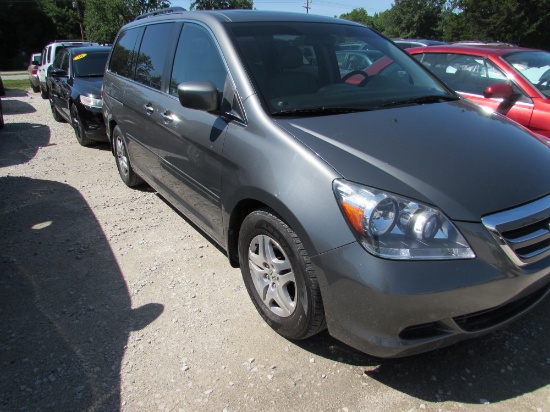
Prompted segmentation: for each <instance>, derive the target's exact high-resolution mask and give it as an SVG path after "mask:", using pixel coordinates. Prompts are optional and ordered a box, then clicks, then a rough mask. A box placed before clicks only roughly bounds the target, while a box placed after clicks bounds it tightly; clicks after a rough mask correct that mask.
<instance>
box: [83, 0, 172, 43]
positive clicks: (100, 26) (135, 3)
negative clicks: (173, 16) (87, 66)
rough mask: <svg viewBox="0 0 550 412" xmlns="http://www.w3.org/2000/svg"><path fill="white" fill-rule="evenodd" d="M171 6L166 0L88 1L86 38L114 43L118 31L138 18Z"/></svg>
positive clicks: (85, 19) (85, 23) (85, 21)
mask: <svg viewBox="0 0 550 412" xmlns="http://www.w3.org/2000/svg"><path fill="white" fill-rule="evenodd" d="M169 6H170V2H169V1H165V0H110V1H104V0H86V13H85V16H84V26H85V33H86V38H87V39H89V40H93V41H97V42H99V43H112V42H113V40H114V39H115V36H116V34H117V32H118V30H119V29H120V28H121V27H122V26H123V25H125V24H126V23H128V22H130V21H132V20H134V19H135V18H136V17H137V16H139V15H140V14H143V13H148V12H150V11H154V10H158V9H163V8H166V7H169Z"/></svg>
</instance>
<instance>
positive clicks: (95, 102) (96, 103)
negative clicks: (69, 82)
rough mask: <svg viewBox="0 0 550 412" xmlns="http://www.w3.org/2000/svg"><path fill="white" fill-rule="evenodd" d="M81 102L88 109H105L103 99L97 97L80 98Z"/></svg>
mask: <svg viewBox="0 0 550 412" xmlns="http://www.w3.org/2000/svg"><path fill="white" fill-rule="evenodd" d="M80 102H81V103H82V104H83V105H84V106H88V107H99V108H101V107H103V99H98V98H96V97H90V96H80Z"/></svg>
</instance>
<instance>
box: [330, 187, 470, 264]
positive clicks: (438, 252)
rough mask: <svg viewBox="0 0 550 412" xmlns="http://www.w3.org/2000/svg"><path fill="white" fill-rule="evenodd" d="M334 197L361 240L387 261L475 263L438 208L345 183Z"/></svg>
mask: <svg viewBox="0 0 550 412" xmlns="http://www.w3.org/2000/svg"><path fill="white" fill-rule="evenodd" d="M334 193H335V194H336V198H337V200H338V203H339V205H340V208H341V210H342V213H343V214H344V216H345V218H346V220H347V222H348V223H349V225H350V227H351V228H352V230H353V232H354V234H355V235H356V237H357V239H358V240H359V241H360V242H361V244H362V245H363V247H364V248H365V249H366V250H367V251H369V252H370V253H372V254H374V255H376V256H380V257H383V258H387V259H416V260H419V259H424V260H431V259H472V258H474V257H475V254H474V252H473V251H472V249H471V248H470V246H469V245H468V243H467V242H466V240H465V239H464V237H463V236H462V235H461V234H460V232H459V231H458V229H457V228H456V227H455V226H454V225H453V224H452V223H451V221H450V220H449V219H448V218H447V217H446V216H445V215H443V213H442V212H441V211H439V210H438V209H436V208H433V207H430V206H427V205H424V204H422V203H420V202H417V201H415V200H411V199H407V198H405V197H401V196H397V195H394V194H391V193H386V192H384V191H382V190H378V189H372V188H370V187H367V186H362V185H359V184H356V183H351V182H347V181H345V180H335V181H334Z"/></svg>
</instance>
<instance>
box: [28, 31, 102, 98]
mask: <svg viewBox="0 0 550 412" xmlns="http://www.w3.org/2000/svg"><path fill="white" fill-rule="evenodd" d="M97 45H98V44H97V43H93V42H89V41H80V40H55V41H54V42H52V43H49V44H48V45H47V46H46V47H44V50H42V64H41V65H40V67H39V68H38V80H39V81H40V94H41V96H42V98H44V99H47V98H48V84H47V83H46V77H47V76H48V67H50V66H51V64H52V63H53V61H54V59H55V56H56V55H57V52H58V50H59V49H60V48H62V47H74V46H97Z"/></svg>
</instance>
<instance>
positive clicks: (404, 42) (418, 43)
mask: <svg viewBox="0 0 550 412" xmlns="http://www.w3.org/2000/svg"><path fill="white" fill-rule="evenodd" d="M392 40H393V42H394V43H395V44H397V45H398V46H399V47H401V48H402V49H410V48H411V47H427V46H441V45H445V44H449V43H447V42H444V41H439V40H427V39H392Z"/></svg>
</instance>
